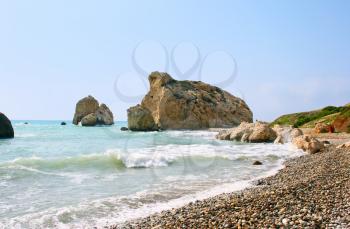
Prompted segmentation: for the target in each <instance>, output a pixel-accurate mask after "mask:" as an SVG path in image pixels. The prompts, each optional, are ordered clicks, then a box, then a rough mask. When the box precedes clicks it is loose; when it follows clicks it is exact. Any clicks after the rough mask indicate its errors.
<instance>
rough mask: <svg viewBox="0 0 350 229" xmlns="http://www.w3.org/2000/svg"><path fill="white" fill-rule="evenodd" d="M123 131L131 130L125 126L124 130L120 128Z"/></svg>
mask: <svg viewBox="0 0 350 229" xmlns="http://www.w3.org/2000/svg"><path fill="white" fill-rule="evenodd" d="M120 130H121V131H127V130H129V129H128V128H127V127H125V126H123V127H122V128H120Z"/></svg>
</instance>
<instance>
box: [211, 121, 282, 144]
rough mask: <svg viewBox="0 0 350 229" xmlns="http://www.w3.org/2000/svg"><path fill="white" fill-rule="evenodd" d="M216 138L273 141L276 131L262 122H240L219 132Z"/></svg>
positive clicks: (256, 141)
mask: <svg viewBox="0 0 350 229" xmlns="http://www.w3.org/2000/svg"><path fill="white" fill-rule="evenodd" d="M216 138H218V139H220V140H235V141H241V142H254V143H258V142H273V141H274V140H275V139H276V138H277V134H276V132H275V131H274V130H273V129H272V128H270V127H269V125H268V124H266V123H263V122H256V123H247V122H242V123H241V124H240V125H239V126H238V127H235V128H232V129H229V130H223V131H221V132H219V134H218V135H217V136H216Z"/></svg>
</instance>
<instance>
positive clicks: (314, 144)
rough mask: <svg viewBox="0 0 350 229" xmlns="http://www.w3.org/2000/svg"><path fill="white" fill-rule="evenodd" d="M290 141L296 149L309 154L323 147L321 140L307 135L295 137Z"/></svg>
mask: <svg viewBox="0 0 350 229" xmlns="http://www.w3.org/2000/svg"><path fill="white" fill-rule="evenodd" d="M292 142H293V144H294V145H295V146H296V147H297V148H298V149H302V150H303V151H306V152H308V153H311V154H314V153H317V152H319V151H320V150H322V149H323V148H324V145H323V143H322V142H320V141H319V140H317V139H316V138H314V137H311V136H308V135H301V136H299V137H296V138H294V139H293V141H292Z"/></svg>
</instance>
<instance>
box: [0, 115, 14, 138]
mask: <svg viewBox="0 0 350 229" xmlns="http://www.w3.org/2000/svg"><path fill="white" fill-rule="evenodd" d="M13 137H14V131H13V127H12V124H11V121H10V120H9V119H8V118H7V117H6V115H4V114H3V113H1V112H0V138H13Z"/></svg>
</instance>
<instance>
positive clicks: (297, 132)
mask: <svg viewBox="0 0 350 229" xmlns="http://www.w3.org/2000/svg"><path fill="white" fill-rule="evenodd" d="M301 135H303V131H302V130H301V129H299V128H293V129H292V131H291V132H290V138H291V139H294V138H296V137H299V136H301Z"/></svg>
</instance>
